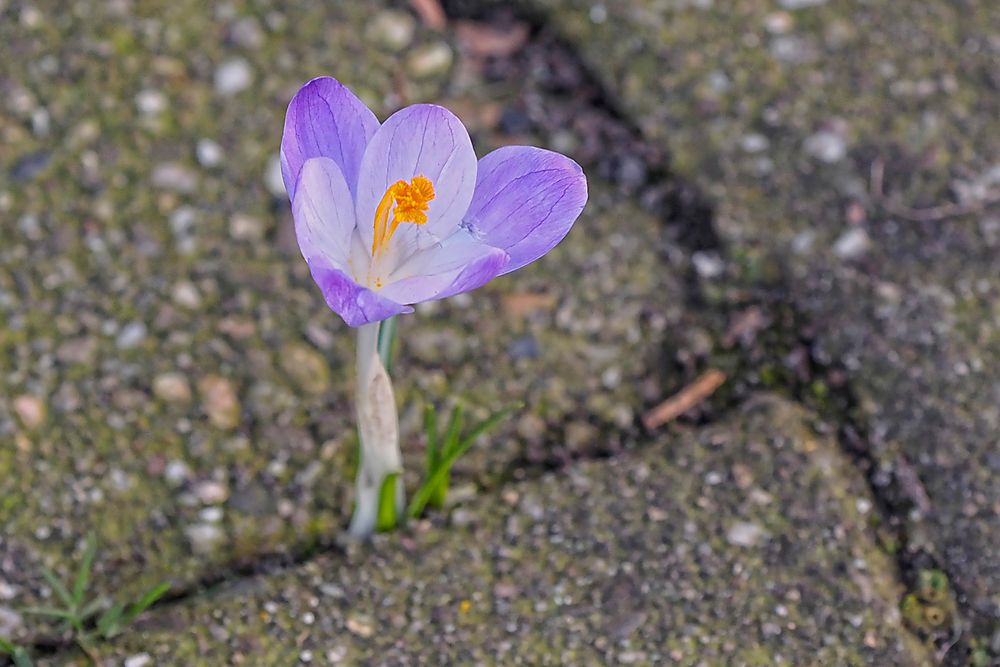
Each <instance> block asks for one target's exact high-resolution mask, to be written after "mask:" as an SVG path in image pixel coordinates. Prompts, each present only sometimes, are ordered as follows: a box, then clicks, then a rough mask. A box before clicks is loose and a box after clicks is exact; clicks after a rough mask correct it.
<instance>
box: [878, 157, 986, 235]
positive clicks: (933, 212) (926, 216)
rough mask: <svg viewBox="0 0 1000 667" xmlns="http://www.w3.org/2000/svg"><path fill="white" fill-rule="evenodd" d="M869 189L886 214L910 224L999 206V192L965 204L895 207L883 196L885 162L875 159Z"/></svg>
mask: <svg viewBox="0 0 1000 667" xmlns="http://www.w3.org/2000/svg"><path fill="white" fill-rule="evenodd" d="M869 189H870V190H871V196H872V199H873V200H874V201H875V203H876V204H878V205H879V206H881V207H882V208H883V209H885V211H886V212H887V213H890V214H892V215H894V216H896V217H898V218H903V219H904V220H909V221H911V222H935V221H938V220H945V219H946V218H954V217H957V216H960V215H968V214H969V213H978V212H980V211H982V210H985V209H987V208H989V207H991V206H995V205H996V204H1000V192H990V193H988V194H987V195H986V196H985V197H983V198H981V199H977V200H975V201H971V202H969V203H967V204H957V203H951V204H941V205H940V206H931V207H930V208H909V207H907V206H897V205H895V204H893V203H892V202H890V201H889V199H888V198H887V197H886V196H885V160H883V159H882V158H875V160H874V161H872V167H871V174H870V181H869Z"/></svg>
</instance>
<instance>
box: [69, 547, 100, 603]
mask: <svg viewBox="0 0 1000 667" xmlns="http://www.w3.org/2000/svg"><path fill="white" fill-rule="evenodd" d="M96 554H97V538H96V537H94V534H93V533H88V534H87V546H86V548H85V549H84V550H83V559H82V560H81V561H80V569H79V570H77V573H76V581H75V582H74V583H73V607H74V608H75V609H79V608H80V607H81V606H83V596H84V595H85V594H86V592H87V585H88V584H89V583H90V569H91V568H92V567H93V566H94V556H95V555H96Z"/></svg>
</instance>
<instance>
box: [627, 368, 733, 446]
mask: <svg viewBox="0 0 1000 667" xmlns="http://www.w3.org/2000/svg"><path fill="white" fill-rule="evenodd" d="M725 381H726V374H725V373H723V372H722V371H720V370H717V369H714V368H713V369H711V370H708V371H705V372H704V373H702V374H701V375H700V376H698V379H697V380H695V381H694V382H692V383H691V384H689V385H688V386H686V387H684V388H683V389H681V390H680V391H679V392H677V393H676V394H674V395H673V396H671V397H670V398H668V399H667V400H665V401H663V402H662V403H660V404H659V405H657V406H656V407H655V408H653V409H652V410H650V411H649V412H647V413H646V414H644V415H643V416H642V424H643V426H645V427H646V430H648V431H652V430H653V429H656V428H659V427H661V426H663V425H664V424H666V423H667V422H669V421H673V420H674V419H676V418H677V417H679V416H680V415H682V414H684V413H685V412H687V411H688V410H690V409H691V408H693V407H694V406H696V405H698V404H699V403H701V402H702V401H704V400H705V399H706V398H708V397H709V396H711V395H712V394H713V393H715V390H716V389H718V388H719V387H721V386H722V383H723V382H725Z"/></svg>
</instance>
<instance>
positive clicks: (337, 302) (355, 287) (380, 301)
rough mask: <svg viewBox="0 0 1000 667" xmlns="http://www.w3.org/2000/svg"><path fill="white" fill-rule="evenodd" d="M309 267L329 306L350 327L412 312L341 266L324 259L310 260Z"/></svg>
mask: <svg viewBox="0 0 1000 667" xmlns="http://www.w3.org/2000/svg"><path fill="white" fill-rule="evenodd" d="M309 270H310V271H311V272H312V277H313V280H315V281H316V284H317V285H319V289H320V291H321V292H322V293H323V298H324V299H326V305H328V306H330V308H331V309H332V310H333V311H334V312H335V313H337V314H338V315H340V316H341V317H342V318H344V321H345V322H347V325H348V326H352V327H359V326H361V325H362V324H369V323H371V322H380V321H382V320H385V319H388V318H390V317H392V316H393V315H399V314H402V313H412V312H413V309H412V308H410V307H409V306H404V305H403V304H400V303H396V302H395V301H392V300H390V299H387V298H386V297H384V296H382V295H381V294H378V293H376V292H373V291H372V290H370V289H368V288H367V287H362V286H361V285H359V284H357V283H356V282H354V279H353V278H351V277H350V276H349V275H347V274H346V273H344V272H343V271H341V270H340V269H335V268H333V267H331V266H328V265H325V264H323V262H322V261H318V262H310V264H309Z"/></svg>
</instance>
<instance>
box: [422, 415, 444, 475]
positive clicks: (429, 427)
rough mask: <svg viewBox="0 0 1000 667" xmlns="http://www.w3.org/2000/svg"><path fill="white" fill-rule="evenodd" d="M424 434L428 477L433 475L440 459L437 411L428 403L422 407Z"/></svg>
mask: <svg viewBox="0 0 1000 667" xmlns="http://www.w3.org/2000/svg"><path fill="white" fill-rule="evenodd" d="M424 433H425V434H426V435H427V453H426V462H427V465H426V473H427V475H428V476H430V475H431V474H433V473H434V468H435V467H436V466H437V462H438V459H439V458H440V457H441V450H440V448H439V447H438V429H437V411H436V410H435V409H434V406H433V405H431V404H430V403H428V404H427V405H425V406H424Z"/></svg>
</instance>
